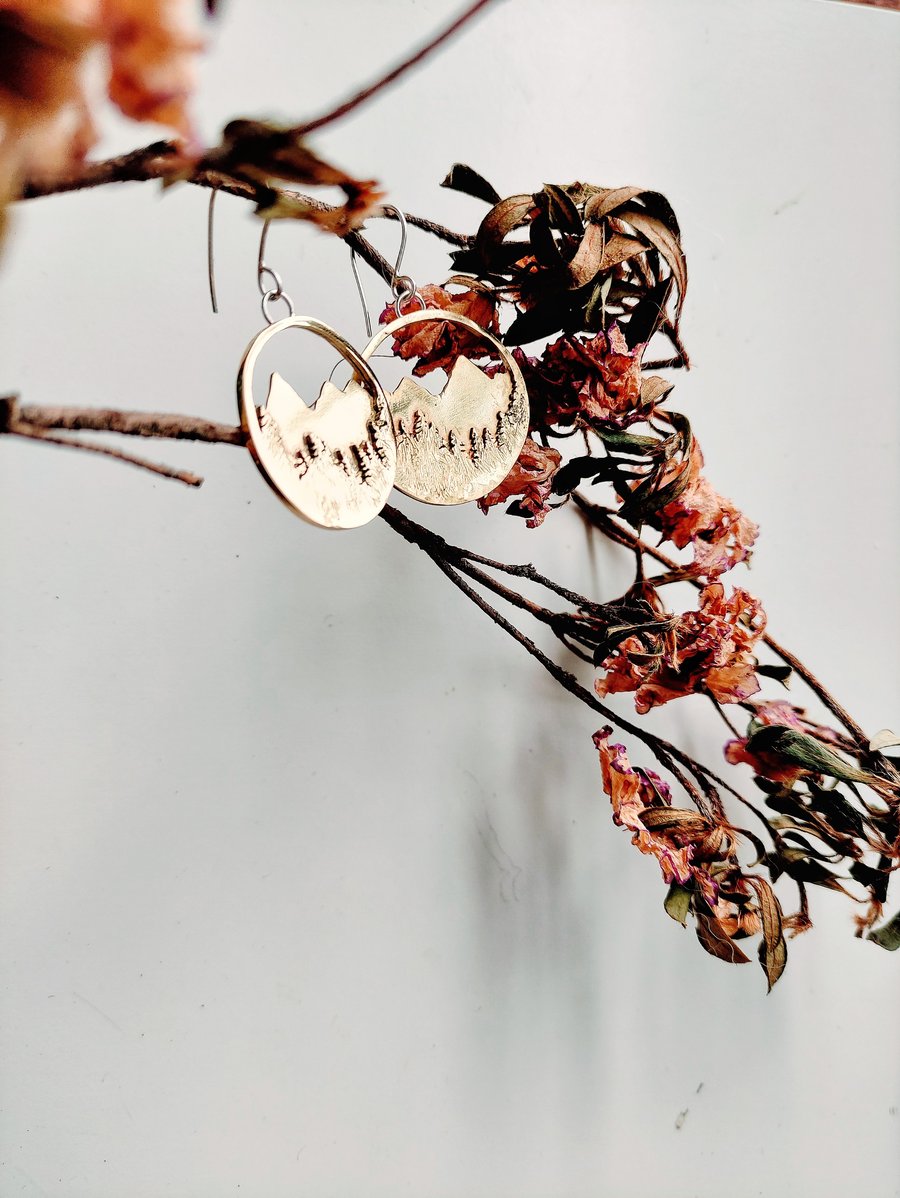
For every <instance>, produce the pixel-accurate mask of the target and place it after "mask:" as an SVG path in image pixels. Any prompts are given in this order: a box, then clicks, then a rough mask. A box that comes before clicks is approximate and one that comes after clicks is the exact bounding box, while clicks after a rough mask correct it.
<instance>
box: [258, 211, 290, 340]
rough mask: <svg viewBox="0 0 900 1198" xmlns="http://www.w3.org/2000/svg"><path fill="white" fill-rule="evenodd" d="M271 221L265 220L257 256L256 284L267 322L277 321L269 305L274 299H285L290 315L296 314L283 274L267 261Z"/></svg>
mask: <svg viewBox="0 0 900 1198" xmlns="http://www.w3.org/2000/svg"><path fill="white" fill-rule="evenodd" d="M271 223H272V221H271V219H268V220H265V221H263V227H262V233H260V235H259V253H258V254H257V256H256V285H257V287H258V288H259V294H260V295H261V296H262V314H263V316H264V317H265V318H266V322H267V324H274V323H275V318H274V317H273V316H272V315H271V313H270V312H269V305H270V304H271V303H272V301H273V300H284V302H285V304H286V305H287V310H288V316H293V315H294V304H293V301H292V300H291V297H290V296H289V295H288V293H287V292H286V291H285V289H284V284H283V283H282V281H281V275H280V274H279V273H278V271H277V270H275V268H274V267H272V266H269V264H268V263H267V262H266V241H267V239H268V236H269V225H270V224H271ZM266 279H269V280H270V281H271V283H272V284H273V286H271V287H270V286H267V284H266V282H265V280H266Z"/></svg>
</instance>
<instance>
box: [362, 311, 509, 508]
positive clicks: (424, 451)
mask: <svg viewBox="0 0 900 1198" xmlns="http://www.w3.org/2000/svg"><path fill="white" fill-rule="evenodd" d="M432 321H445V322H447V323H448V324H454V325H458V326H460V327H461V328H464V329H466V330H468V331H469V332H470V333H473V334H475V335H476V336H478V337H479V338H480V339H482V340H483V341H484V342H485V343H486V344H487V345H489V346H491V348H492V349H493V351H494V353H495V354H496V355H497V356H498V357H499V358H500V361H501V363H502V365H503V367H504V369H505V371H506V375H505V378H506V379H508V390H507V391H506V393H505V394H503V392H504V390H505V388H506V385H505V384H504V383H503V382H502V381H498V379H497V378H494V379H490V378H488V377H487V375H486V374H485V373H484V371H483V370H482V369H481V368H480V367H478V366H476V365H475V364H474V362H471V361H470V360H469V359H468V358H466V357H464V356H461V357H459V358H458V359H457V360H456V362H455V363H454V364H453V367H452V368H451V370H450V372H449V374H448V382H447V385H446V387H445V388H444V389H443V391H442V392H441V394H440V395H438V396H435V395H432V394H431V393H430V392H428V391H427V390H426V389H425V388H424V387H422V386H420V385H419V384H418V383H416V382H415V381H414V380H413V379H410V378H405V379H403V380H402V381H401V383H400V385H399V386H398V387H397V388H396V389H395V390H394V391H392V392H389V393H388V397H387V399H388V404H389V406H390V410H391V416H392V418H393V421H394V433H395V436H396V438H397V477H396V481H395V486H396V487H397V489H398V490H400V491H402V492H403V493H404V494H405V495H409V496H410V497H411V498H413V499H419V500H421V501H422V502H424V503H434V504H443V505H448V506H449V505H453V504H459V503H468V502H469V501H470V500H473V499H480V498H482V497H483V496H484V495H487V494H488V493H489V492H490V491H492V490H493V489H494V487H496V486H497V485H498V484H499V483H501V482H502V481H503V479H504V478H506V476H507V474H509V472H510V470H511V469H512V467H513V465H514V463H515V461H516V459H517V458H518V456H519V453H520V452H521V449H522V446H523V445H524V443H525V438H526V437H527V435H528V422H529V409H528V392H527V390H526V387H525V380H524V379H523V377H522V372H521V370H520V369H519V367H518V365H517V363H516V360H515V358H514V357H513V356H512V354H511V353H510V352H509V350H508V349H507V348H506V346H505V345H503V344H502V342H500V341H498V340H497V338H496V337H494V336H493V334H491V333H489V332H488V331H487V330H486V329H483V328H482V327H481V325H479V324H476V322H475V321H474V320H471V319H470V318H469V317H468V316H463V315H461V314H458V313H454V312H447V311H444V310H443V309H440V308H426V309H425V310H424V311H417V312H407V313H406V314H405V315H402V316H398V317H397V319H396V320H392V321H391V322H390V324H386V325H384V326H383V328H380V329H378V330H377V331H376V332H375V333H374V334H373V336H372V338H371V340H370V341H369V343H368V345H367V346H366V347H365V349H364V350H363V351H362V356H363V358H366V359H369V358H371V357H372V355H373V354H374V353H375V352H376V350H377V349H378V348H379V346H381V345H382V344H383V342H385V341H386V340H387V339H388V337H392V336H394V335H395V334H396V333H398V332H400V331H401V330H402V329H405V328H408V327H409V326H410V325H415V324H425V323H428V322H432Z"/></svg>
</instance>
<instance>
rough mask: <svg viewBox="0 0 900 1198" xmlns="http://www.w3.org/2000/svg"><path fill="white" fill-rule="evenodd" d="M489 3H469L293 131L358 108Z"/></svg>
mask: <svg viewBox="0 0 900 1198" xmlns="http://www.w3.org/2000/svg"><path fill="white" fill-rule="evenodd" d="M490 3H491V0H476V3H474V4H470V5H469V7H468V8H466V9H464V11H463V12H462V13H460V15H459V16H458V17H457V18H456V20H455V21H453V22H451V24H450V25H448V26H447V27H446V28H445V29H443V30H442V31H441V32H440V33H439V34H437V35H436V36H435V37H433V38H431V40H430V41H428V42H426V43H425V45H424V46H420V47H419V49H418V50H416V51H414V53H412V54H410V55H409V56H408V57H407V58H405V59H404V60H403V61H402V62H400V63H398V64H397V66H395V67H392V68H391V69H390V70H389V71H387V72H386V73H385V74H384V75H381V76H380V77H379V78H378V79H376V80H375V82H374V83H370V84H369V85H368V86H367V87H364V88H362V90H361V91H358V92H357V93H356V94H355V95H353V96H350V98H349V99H347V100H344V101H343V102H342V103H340V104H338V105H337V106H336V107H335V108H330V109H329V110H328V112H325V113H323V114H322V115H321V116H317V117H315V118H314V119H313V120H311V121H305V122H304V123H303V124H302V125H297V126H295V128H294V132H295V133H296V134H297V136H298V137H305V136H306V135H307V134H309V133H313V132H315V130H316V129H321V128H323V127H324V126H325V125H331V124H333V122H334V121H337V120H340V118H341V117H345V116H346V115H347V114H348V113H350V112H353V110H354V109H355V108H359V106H360V105H361V104H364V103H365V102H366V100H370V99H371V98H372V96H374V95H376V94H377V93H378V92H380V91H383V90H384V88H386V87H389V86H390V85H391V84H392V83H395V82H396V81H397V80H398V79H399V78H400V76H401V75H405V74H406V72H407V71H410V70H412V68H413V67H415V66H418V64H419V63H420V62H422V61H423V60H424V59H426V58H427V57H428V55H429V54H431V53H433V52H434V51H435V50H436V49H437V48H438V46H441V45H443V43H444V42H445V41H447V39H448V38H450V37H452V36H453V35H454V33H458V32H459V30H460V29H462V27H463V26H464V25H465V24H467V23H468V22H469V21H471V20H472V18H473V17H475V16H476V15H477V14H478V13H479V12H481V10H482V9H483V8H487V6H488V4H490Z"/></svg>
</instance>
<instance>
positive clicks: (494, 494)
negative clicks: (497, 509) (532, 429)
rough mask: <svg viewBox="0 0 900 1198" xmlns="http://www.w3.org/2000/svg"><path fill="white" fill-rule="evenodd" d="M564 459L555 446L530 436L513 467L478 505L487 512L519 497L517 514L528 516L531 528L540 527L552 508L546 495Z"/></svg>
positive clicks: (528, 523) (516, 507) (516, 506)
mask: <svg viewBox="0 0 900 1198" xmlns="http://www.w3.org/2000/svg"><path fill="white" fill-rule="evenodd" d="M561 461H562V456H561V454H559V453H558V452H557V451H556V450H555V449H544V448H543V446H541V445H538V444H536V442H534V441H532V440H531V438H530V437H527V438H526V439H525V444H524V445H523V446H522V451H521V453H520V454H519V457H518V460H517V461H516V462H515V464H514V465H513V468H512V470H510V472H509V474H507V476H506V478H505V479H504V480H503V482H502V483H500V485H499V486H498V487H495V488H494V490H493V491H491V492H490V493H489V494H488V495H485V496H484V498H483V499H479V500H478V506H479V507H480V508H481V510H482V511H483V512H484V513H485V515H487V512H488V509H489V508H492V507H493V506H494V505H495V504H497V503H505V502H506V500H507V499H516V503H515V505H514V508H515V514H516V515H519V516H526V517H527V519H526V521H525V523H526V524H527V526H528V527H529V528H537V526H538V525H539V524H542V523H543V521H544V517H545V516H546V515H547V513H548V512H549V511H550V507H549V506H548V504H547V499H548V498H549V496H550V492H551V490H552V487H553V475H554V474H555V473H556V471H557V470H558V469H559V464H560V462H561Z"/></svg>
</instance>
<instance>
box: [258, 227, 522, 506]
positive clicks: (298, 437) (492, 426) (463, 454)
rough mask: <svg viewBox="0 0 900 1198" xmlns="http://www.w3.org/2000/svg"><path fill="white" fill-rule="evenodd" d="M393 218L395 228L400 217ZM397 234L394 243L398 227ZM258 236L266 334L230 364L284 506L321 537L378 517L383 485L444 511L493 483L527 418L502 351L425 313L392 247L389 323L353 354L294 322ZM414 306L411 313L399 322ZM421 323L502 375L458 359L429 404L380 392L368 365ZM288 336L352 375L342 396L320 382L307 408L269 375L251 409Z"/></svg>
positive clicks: (318, 327)
mask: <svg viewBox="0 0 900 1198" xmlns="http://www.w3.org/2000/svg"><path fill="white" fill-rule="evenodd" d="M394 211H395V212H396V214H397V216H398V219H400V220H401V222H402V221H403V217H402V213H399V212H398V211H397V210H394ZM401 227H402V233H403V244H405V240H406V229H405V223H402V224H401ZM265 232H266V230H264V231H263V238H262V240H261V242H260V254H259V262H258V276H259V279H260V284H261V287H260V289H261V291H262V290H263V280H264V279H268V280H269V281H271V282H272V283H273V284H274V286H272V287H268V288H267V289H265V290H264V291H263V301H262V309H263V315H264V316H265V317H266V320H267V322H268V327H267V328H264V329H263V330H262V331H261V332H259V333H258V334H257V335H256V336H255V337H254V338H253V340H252V341H251V342H250V345H249V346H248V347H247V350H246V353H245V354H244V357H243V360H242V362H241V365H240V369H239V371H238V381H237V391H238V409H239V412H240V418H241V425H242V427H243V429H244V430H245V432H246V433H247V435H248V441H249V447H250V452H251V454H252V456H253V459H254V461H255V462H256V465H257V466H258V467H259V470H260V472H261V473H262V475H263V477H264V478H265V479H266V481H267V482H268V483H269V485H270V486H271V487H272V489H273V490H274V491H275V493H276V494H277V495H278V496H279V497H280V498H281V499H282V500H283V501H284V502H285V503H286V504H287V505H288V507H290V508H291V509H292V511H294V512H295V513H296V514H297V515H298V516H301V517H302V518H303V519H304V520H308V521H309V522H310V523H312V524H317V525H319V526H321V527H324V528H357V527H359V526H360V525H362V524H366V523H368V521H369V520H372V519H374V517H375V516H377V515H378V513H379V512H380V511H381V509H382V508H383V507H384V505H385V503H386V502H387V498H388V495H389V494H390V491H391V488H392V487H394V486H396V487H397V488H398V490H400V491H402V492H403V493H404V494H406V495H409V496H411V497H412V498H414V499H419V500H421V501H422V502H424V503H432V504H443V505H452V504H460V503H467V502H468V501H469V500H473V499H479V498H481V497H482V496H484V495H487V494H488V492H489V491H492V490H493V489H494V488H495V487H496V486H497V485H498V484H499V483H500V482H502V480H503V479H504V478H505V477H506V476H507V474H508V473H509V471H510V470H511V468H512V466H513V464H514V462H515V461H516V459H517V458H518V456H519V452H520V450H521V448H522V445H523V443H524V441H525V437H526V435H527V432H528V419H529V412H528V396H527V393H526V390H525V382H524V379H523V378H522V374H521V371H520V370H519V367H518V366H517V365H516V362H515V360H514V358H513V357H512V355H511V354H510V352H509V351H508V350H507V348H506V347H505V346H504V345H502V344H501V342H500V341H498V340H497V338H495V337H494V336H493V335H492V334H491V333H489V332H487V331H486V330H485V329H482V328H481V327H480V325H477V324H476V323H475V322H474V321H472V320H470V319H469V318H468V317H466V316H463V315H460V314H456V313H452V312H447V311H444V310H443V309H437V308H434V309H431V308H427V307H426V306H425V303H424V301H423V300H422V298H421V296H420V295H419V294H418V292H417V291H416V289H415V284H414V283H413V282H412V281H411V280H410V279H409V278H408V277H407V276H401V275H400V274H399V268H400V259H401V258H402V253H403V246H402V245H401V251H400V257H398V260H397V265H396V267H395V268H394V278H393V283H392V290H393V292H394V296H395V304H396V311H397V318H396V319H395V320H393V321H392V322H391V323H390V324H388V325H385V326H384V327H383V328H380V329H378V330H377V331H376V332H375V333H374V335H371V336H370V339H369V341H368V344H367V345H366V346H365V347H364V348H363V349H362V350H357V349H355V348H354V346H353V345H352V344H351V343H350V342H349V341H348V340H347V339H346V338H345V337H343V336H342V335H341V334H340V333H338V332H336V331H335V330H334V329H333V328H331V327H330V326H329V325H326V324H323V323H322V322H321V321H319V320H315V319H313V318H312V317H309V316H296V315H295V314H294V309H293V304H292V303H291V301H290V299H289V297H288V296H287V295H286V293H285V292H284V290H283V288H282V285H281V279H280V278H279V276H278V275H277V273H276V272H275V271H273V270H272V268H271V267H269V266H267V265H266V264H265V262H264V260H263V255H264V247H265ZM354 273H355V266H354ZM275 300H282V301H284V302H286V303H287V306H288V311H289V315H288V316H286V317H285V318H284V319H282V320H272V319H271V316H270V312H269V309H270V306H271V304H272V303H273V302H274V301H275ZM414 302H415V303H416V304H417V305H418V307H416V308H414V309H413V310H410V311H406V312H404V310H403V309H404V306H406V307H412V305H413V303H414ZM430 321H445V322H448V323H450V324H453V325H457V326H460V327H462V328H464V329H466V330H467V331H468V332H469V333H471V334H473V335H475V336H477V337H478V338H480V339H482V340H483V341H484V343H485V345H486V347H489V348H490V352H491V355H492V356H493V357H496V358H499V360H500V365H501V366H502V368H503V369H502V371H500V370H499V369H498V371H497V373H495V374H494V377H489V376H488V375H487V374H486V373H485V372H484V371H483V370H482V369H481V368H480V367H478V366H476V365H475V363H474V362H472V361H471V360H470V359H468V358H466V357H463V356H460V357H459V358H457V360H456V361H455V362H454V364H453V365H452V367H451V368H450V370H449V371H448V379H447V383H446V385H445V386H444V388H443V390H442V391H441V392H440V394H439V395H433V394H432V393H431V392H429V391H427V390H426V389H425V388H424V387H422V386H421V385H420V384H419V383H417V382H415V381H414V380H413V379H412V378H404V379H403V380H402V381H401V383H400V385H399V386H398V387H397V388H396V389H394V390H393V391H386V390H385V388H384V387H383V386H382V384H381V382H380V381H379V379H378V377H377V375H376V374H375V372H374V371H373V369H372V366H371V359H372V357H373V356H374V355H375V353H376V351H377V350H378V348H379V347H380V346H381V345H382V344H383V343H384V342H385V341H386V340H387V339H388V338H389V337H393V336H395V335H396V334H397V333H399V332H401V331H402V330H404V329H407V328H409V326H410V325H416V324H425V323H428V322H430ZM367 323H368V322H367ZM288 329H302V330H304V331H306V332H308V333H312V334H314V335H315V336H317V337H320V338H322V339H323V340H325V341H327V342H328V343H329V344H330V345H331V346H332V347H333V348H334V349H336V350H337V352H338V353H339V354H340V355H341V357H342V358H343V359H344V360H345V361H346V362H347V363H348V365H349V366H350V367H351V369H352V371H353V375H352V378H351V379H350V382H348V383H347V384H346V386H344V387H343V388H342V389H339V388H338V387H336V386H335V385H334V384H333V383H332V382H331V381H330V380H329V381H326V382H325V383H324V384H323V385H322V388H321V390H320V393H319V396H318V399H317V400H316V403H315V406H314V407H309V406H308V405H307V404H306V403H304V401H303V400H302V399H301V398H300V396H299V395H298V394H297V392H296V391H295V390H294V388H293V387H292V386H291V385H290V383H288V382H286V381H285V380H284V379H283V378H282V377H281V375H279V374H278V373H277V372H276V373H273V374H272V375H271V377H270V379H269V388H268V393H267V395H266V400H265V403H264V404H263V405H262V407H259V406H257V403H256V400H255V398H254V394H253V374H254V368H255V366H256V363H257V360H258V358H259V355H260V352H261V351H262V349H263V347H264V346H265V345H267V344H268V343H269V342H270V341H271V340H272V339H273V338H275V337H277V336H278V335H279V334H281V333H283V332H284V331H286V330H288Z"/></svg>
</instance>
